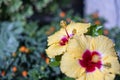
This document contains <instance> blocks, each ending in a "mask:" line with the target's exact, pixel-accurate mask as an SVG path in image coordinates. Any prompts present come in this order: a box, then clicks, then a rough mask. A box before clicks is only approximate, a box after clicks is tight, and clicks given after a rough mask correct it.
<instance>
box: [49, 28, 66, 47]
mask: <svg viewBox="0 0 120 80" xmlns="http://www.w3.org/2000/svg"><path fill="white" fill-rule="evenodd" d="M64 35H66V33H65V30H64V29H63V28H61V29H60V31H57V32H56V33H55V34H53V35H51V36H49V37H48V45H51V44H54V43H58V42H59V41H60V40H61V38H62V37H63V36H64Z"/></svg>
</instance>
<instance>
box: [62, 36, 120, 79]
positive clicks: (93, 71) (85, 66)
mask: <svg viewBox="0 0 120 80" xmlns="http://www.w3.org/2000/svg"><path fill="white" fill-rule="evenodd" d="M60 68H61V71H62V72H63V73H65V74H66V75H67V76H69V77H73V78H75V79H76V80H114V78H115V74H119V73H120V64H119V62H118V58H117V55H116V52H115V50H114V43H113V42H112V41H111V40H110V39H108V38H107V37H105V36H98V37H90V36H83V35H82V36H74V37H73V38H72V39H71V40H70V41H69V44H68V47H67V51H66V53H65V54H64V55H63V56H62V60H61V65H60Z"/></svg>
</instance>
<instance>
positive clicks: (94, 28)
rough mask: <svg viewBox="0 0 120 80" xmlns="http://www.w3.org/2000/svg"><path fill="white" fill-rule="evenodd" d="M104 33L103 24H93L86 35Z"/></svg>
mask: <svg viewBox="0 0 120 80" xmlns="http://www.w3.org/2000/svg"><path fill="white" fill-rule="evenodd" d="M102 34H103V26H97V25H92V26H91V27H90V28H89V29H88V32H87V33H86V35H91V36H99V35H102Z"/></svg>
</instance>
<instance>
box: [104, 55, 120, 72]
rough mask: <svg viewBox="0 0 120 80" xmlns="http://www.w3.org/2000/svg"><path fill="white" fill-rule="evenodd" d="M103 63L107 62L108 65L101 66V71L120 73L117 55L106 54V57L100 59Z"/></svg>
mask: <svg viewBox="0 0 120 80" xmlns="http://www.w3.org/2000/svg"><path fill="white" fill-rule="evenodd" d="M102 62H103V65H105V64H107V63H109V64H110V67H109V66H103V69H102V70H103V72H105V73H106V72H107V73H113V74H119V73H120V64H119V62H118V59H117V57H113V56H107V57H106V58H104V59H102Z"/></svg>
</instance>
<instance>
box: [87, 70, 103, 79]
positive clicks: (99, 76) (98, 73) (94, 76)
mask: <svg viewBox="0 0 120 80" xmlns="http://www.w3.org/2000/svg"><path fill="white" fill-rule="evenodd" d="M104 78H105V76H104V74H103V73H102V72H101V71H100V70H99V69H97V68H96V70H95V71H94V72H90V73H87V75H86V80H105V79H104Z"/></svg>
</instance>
